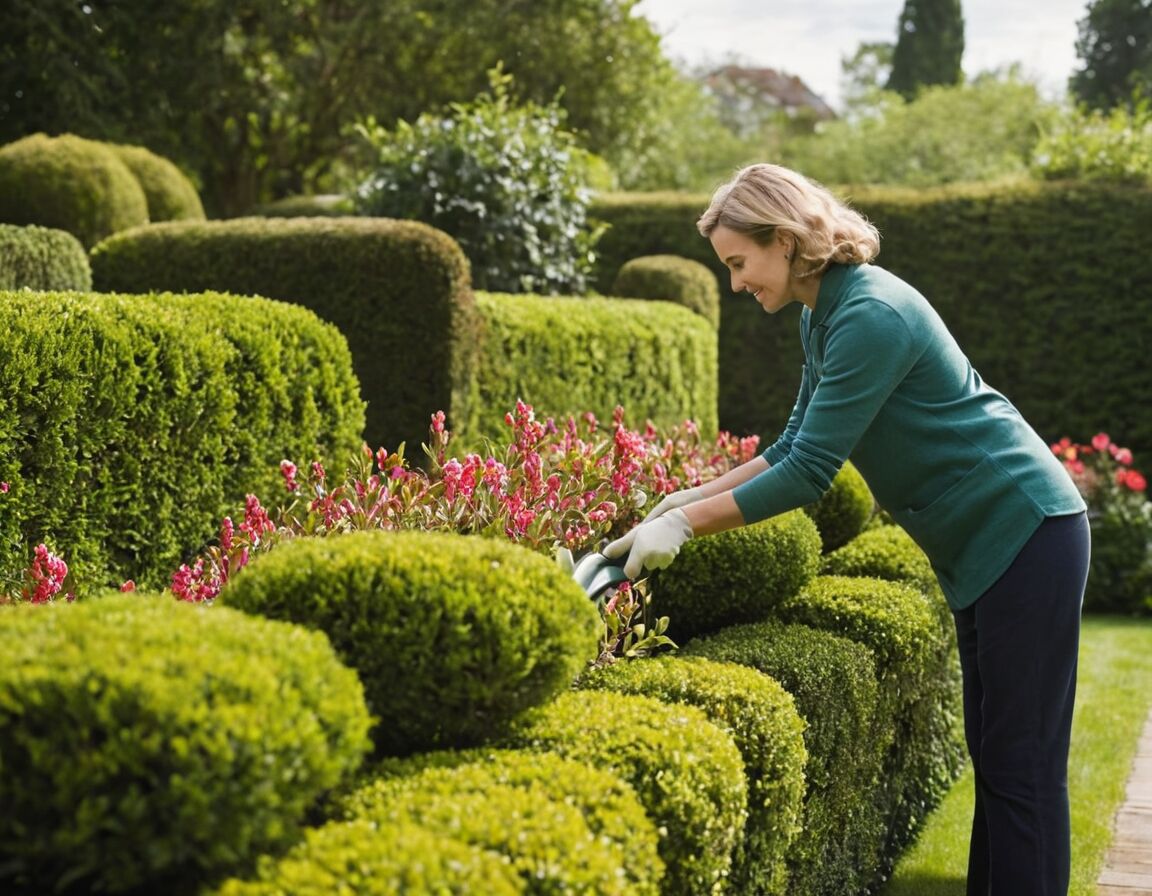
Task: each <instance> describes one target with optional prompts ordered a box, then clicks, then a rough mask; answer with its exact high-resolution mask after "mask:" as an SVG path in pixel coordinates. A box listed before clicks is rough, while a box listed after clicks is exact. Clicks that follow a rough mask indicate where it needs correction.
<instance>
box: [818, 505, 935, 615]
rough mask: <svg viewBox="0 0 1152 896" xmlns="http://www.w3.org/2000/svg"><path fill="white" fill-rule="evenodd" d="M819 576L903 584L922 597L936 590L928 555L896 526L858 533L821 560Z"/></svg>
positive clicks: (877, 527) (875, 528)
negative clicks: (868, 579)
mask: <svg viewBox="0 0 1152 896" xmlns="http://www.w3.org/2000/svg"><path fill="white" fill-rule="evenodd" d="M822 572H823V573H824V574H825V575H830V576H874V577H875V578H877V579H885V580H886V581H889V582H905V583H907V584H909V585H914V586H915V587H916V588H919V589H920V590H921V591H922V592H924V593H925V594H930V593H931V592H932V591H933V590H935V589H936V588H938V587H939V584H938V583H937V581H936V573H934V572H933V571H932V564H931V562H929V560H928V555H927V554H925V553H924V551H923V550H922V549H921V548H920V545H918V544H916V542H914V541H913V540H912V536H911V535H909V534H908V533H907V532H905V531H904V530H903V529H901V528H900V527H899V526H876V527H874V528H872V529H868V530H866V531H864V532H861V533H860V534H859V535H857V536H856V537H855V538H853V539H852V540H851V541H848V542H847V543H846V544H844V545H843V546H842V547H840V548H837V549H836V550H834V551H832V552H831V553H830V554H828V555H826V556H825V557H824V569H823V570H822ZM949 622H951V614H949Z"/></svg>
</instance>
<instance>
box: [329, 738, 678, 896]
mask: <svg viewBox="0 0 1152 896" xmlns="http://www.w3.org/2000/svg"><path fill="white" fill-rule="evenodd" d="M341 813H342V815H343V817H345V818H350V819H365V820H368V821H372V822H374V823H376V824H378V825H380V826H381V827H385V828H387V827H392V826H396V825H402V824H411V823H416V824H419V825H421V826H422V827H425V828H427V829H429V830H431V831H434V832H435V833H438V834H441V835H443V836H450V837H453V838H455V839H458V840H463V841H465V842H467V843H470V844H473V845H476V846H481V847H483V848H485V849H488V850H491V851H494V852H498V853H501V854H502V855H505V856H507V857H508V859H509V860H510V862H511V864H512V866H513V867H514V868H515V869H516V870H517V871H518V872H519V873H520V875H521V878H522V880H523V883H524V891H525V892H526V893H539V894H552V893H568V892H575V893H589V894H605V896H609V894H619V896H658V894H659V893H660V881H661V879H662V877H663V874H664V864H663V862H662V861H661V859H660V856H659V854H658V851H657V843H658V840H659V836H658V834H657V831H656V826H655V824H654V823H653V822H652V820H651V819H649V818H648V816H647V815H645V814H644V810H643V808H642V807H641V805H640V803H639V801H638V800H637V796H636V792H635V791H634V790H633V789H632V787H631V786H630V785H629V784H627V783H626V782H625V781H623V780H622V779H620V778H619V777H617V776H616V775H614V774H613V773H612V772H611V771H608V770H605V769H603V768H598V767H596V766H594V765H590V764H584V763H581V762H578V761H576V760H574V759H565V758H563V757H562V756H559V755H555V754H549V753H544V754H538V753H531V752H528V751H520V750H496V751H466V752H463V753H455V754H453V753H435V754H430V755H428V756H425V757H421V756H417V757H413V759H412V760H408V761H405V762H403V763H399V764H393V765H392V768H391V771H390V773H389V774H387V775H386V776H384V777H380V778H377V779H376V780H374V781H371V782H369V783H367V784H366V785H364V786H363V787H361V788H360V789H358V790H356V791H354V792H353V793H351V794H350V795H349V796H348V797H347V798H346V799H344V800H343V801H342V806H341Z"/></svg>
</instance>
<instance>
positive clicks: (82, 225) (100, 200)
mask: <svg viewBox="0 0 1152 896" xmlns="http://www.w3.org/2000/svg"><path fill="white" fill-rule="evenodd" d="M0 221H3V222H6V223H9V224H40V225H42V226H44V227H54V228H57V229H59V230H67V231H68V232H69V233H71V234H73V235H74V236H75V237H76V238H77V239H79V240H80V242H81V243H83V244H84V246H85V248H88V247H91V246H93V245H95V244H96V243H98V242H99V241H100V240H102V239H103V238H104V237H106V236H108V235H109V234H111V233H115V232H116V231H118V230H124V229H126V228H128V227H135V226H136V225H138V224H146V223H148V202H147V200H146V199H145V196H144V191H143V189H142V188H141V187H140V184H139V182H138V181H137V180H136V177H135V176H134V175H133V174H132V172H131V171H130V170H129V169H128V167H127V166H126V165H125V164H124V163H123V162H122V161H121V160H120V158H119V157H118V156H117V155H116V153H115V151H114V150H112V149H111V148H110V147H108V146H106V145H105V144H103V143H97V142H96V141H94V140H85V139H83V138H81V137H75V136H73V135H71V134H65V135H63V136H61V137H49V136H47V135H46V134H33V135H32V136H30V137H25V138H23V139H22V140H17V141H16V142H14V143H9V144H8V145H7V146H4V147H0Z"/></svg>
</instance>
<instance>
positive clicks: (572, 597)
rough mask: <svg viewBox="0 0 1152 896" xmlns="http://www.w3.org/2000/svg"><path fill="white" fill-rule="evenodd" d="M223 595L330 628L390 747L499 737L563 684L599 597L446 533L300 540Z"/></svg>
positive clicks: (586, 653)
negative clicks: (592, 598) (591, 598)
mask: <svg viewBox="0 0 1152 896" xmlns="http://www.w3.org/2000/svg"><path fill="white" fill-rule="evenodd" d="M220 599H221V600H222V601H223V602H224V603H225V604H227V605H229V606H232V607H236V608H239V609H242V610H245V611H248V612H251V613H259V614H262V615H265V616H270V617H272V618H276V619H288V620H291V621H294V622H299V623H301V624H303V625H307V626H310V627H313V628H318V629H320V630H322V631H324V632H326V633H327V634H328V636H329V637H330V638H331V639H332V643H333V645H334V646H335V648H336V650H337V652H338V653H339V654H340V656H341V657H342V658H343V659H344V661H345V662H347V663H348V664H349V665H350V666H352V667H353V668H355V669H356V670H357V671H358V672H359V673H360V678H361V680H362V681H363V682H364V689H365V693H366V694H367V699H368V705H369V706H370V707H371V708H372V711H373V713H374V714H375V715H376V716H377V717H378V718H379V724H378V725H377V726H376V729H375V733H374V737H375V740H376V744H377V747H378V749H379V751H380V752H381V753H384V754H387V755H405V754H408V753H412V752H415V751H418V750H424V749H431V748H436V747H464V746H470V745H473V744H477V743H482V742H485V741H488V740H491V739H494V738H496V737H499V736H500V734H502V733H503V731H504V730H505V729H506V728H507V726H508V725H509V723H510V722H511V721H512V720H513V719H514V718H515V717H516V716H517V715H518V714H519V713H521V712H522V711H524V710H525V709H528V708H529V707H532V706H536V705H537V704H539V703H542V702H544V701H546V700H547V699H548V698H549V697H551V696H552V695H554V694H556V693H557V692H559V691H560V690H562V689H564V688H566V687H568V686H569V685H570V684H571V683H572V680H573V679H574V678H575V677H576V675H577V673H578V672H579V670H580V667H581V666H582V665H583V664H584V663H585V662H586V661H587V660H589V659H591V658H592V657H594V656H595V655H596V645H597V639H598V637H599V630H598V625H599V616H598V614H597V612H596V609H595V607H594V606H593V605H592V602H591V601H589V600H588V598H587V596H586V595H585V594H584V592H583V590H582V589H581V588H580V586H579V585H577V584H576V583H575V582H574V581H573V580H572V579H571V578H570V577H569V576H567V575H566V574H565V573H564V572H563V571H562V570H561V569H560V567H559V566H557V565H556V564H555V563H553V562H552V561H551V560H549V559H548V558H547V557H544V556H542V555H540V554H535V553H533V552H531V551H529V550H528V549H527V548H522V547H520V546H518V545H515V544H511V543H508V542H503V541H495V540H492V539H488V538H479V537H468V536H462V535H453V534H448V533H442V532H418V531H412V532H379V531H376V532H353V533H349V534H346V535H341V536H339V537H337V538H314V539H307V538H301V539H294V540H291V541H289V542H287V543H285V544H283V545H281V546H279V547H277V548H276V550H275V551H272V552H270V553H268V554H265V555H263V556H260V557H259V558H258V559H256V560H255V561H254V562H253V563H252V565H251V566H250V568H248V569H247V570H245V572H244V574H243V575H241V576H237V577H236V578H234V579H232V580H231V581H230V582H229V583H228V585H227V586H226V587H225V588H224V590H223V591H222V592H221V595H220Z"/></svg>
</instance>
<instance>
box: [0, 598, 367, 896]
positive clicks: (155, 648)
mask: <svg viewBox="0 0 1152 896" xmlns="http://www.w3.org/2000/svg"><path fill="white" fill-rule="evenodd" d="M3 617H4V618H3V619H2V620H0V654H2V655H3V657H4V661H3V663H0V756H2V757H3V761H2V762H0V805H3V807H4V810H3V812H0V883H2V884H3V885H2V886H0V889H3V890H4V892H11V891H12V890H15V891H16V892H25V891H26V892H31V893H47V892H68V893H72V892H75V893H89V892H103V891H107V892H123V891H127V890H135V891H138V892H152V893H161V892H163V893H180V892H186V891H189V890H191V889H192V887H193V886H194V885H195V884H197V883H199V882H202V881H204V880H206V879H209V878H211V877H212V876H214V875H216V874H219V873H224V872H228V871H231V870H234V869H235V868H237V867H239V866H241V865H243V864H244V863H245V862H246V861H247V860H248V859H250V858H252V857H254V856H255V855H256V854H258V853H259V852H260V851H263V850H266V849H274V848H277V847H280V846H282V845H284V844H285V843H286V842H288V841H290V840H291V839H292V838H293V837H294V835H295V833H296V831H297V830H298V826H299V824H300V822H301V819H302V818H303V816H304V814H305V813H306V811H307V810H308V809H309V808H310V807H311V806H312V805H313V804H314V803H315V802H316V800H317V799H318V797H320V796H321V795H322V794H324V793H325V792H326V791H328V790H330V789H331V788H333V787H335V786H337V785H338V784H339V783H340V782H341V781H342V780H343V779H345V778H346V777H347V776H349V775H350V774H351V773H352V772H353V771H354V770H355V769H356V768H357V766H358V765H359V764H360V762H361V760H362V757H363V755H364V753H365V751H366V750H367V749H368V747H369V741H368V736H367V735H368V727H369V717H368V711H367V708H366V706H365V704H364V695H363V691H362V689H361V687H360V683H359V681H358V680H357V678H356V675H355V673H353V672H352V670H350V669H348V668H346V667H345V666H343V665H342V664H341V663H340V662H339V661H338V660H337V658H336V656H335V654H334V652H333V651H332V648H331V646H330V645H329V643H328V640H327V639H326V638H325V637H324V636H323V635H320V634H317V633H315V632H310V631H307V630H306V629H303V628H301V627H299V626H294V625H285V624H283V623H278V622H271V621H269V620H263V619H254V618H250V617H247V616H244V615H243V614H241V613H237V612H234V611H231V610H228V609H225V608H222V607H205V606H193V605H189V604H179V603H177V602H175V601H172V600H170V599H164V598H160V597H158V596H154V597H149V596H145V595H143V594H132V595H120V594H114V595H109V596H107V597H99V598H91V599H89V600H87V601H85V602H82V603H77V604H74V605H67V604H55V605H52V606H30V605H22V606H18V607H16V608H12V609H10V610H9V611H8V612H6V613H5V614H3ZM9 888H11V889H9ZM21 888H26V890H24V889H21Z"/></svg>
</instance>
